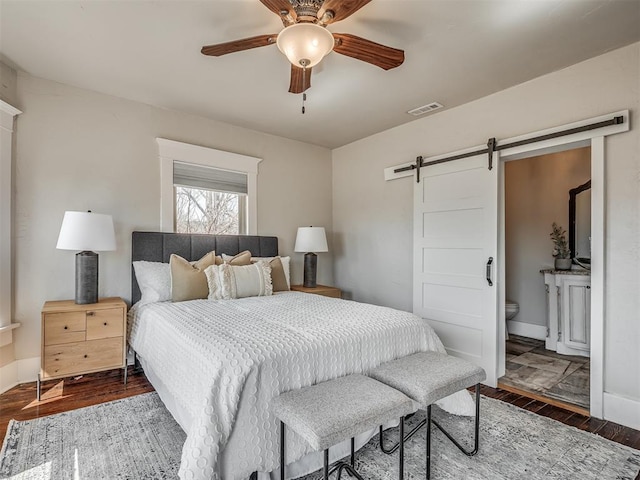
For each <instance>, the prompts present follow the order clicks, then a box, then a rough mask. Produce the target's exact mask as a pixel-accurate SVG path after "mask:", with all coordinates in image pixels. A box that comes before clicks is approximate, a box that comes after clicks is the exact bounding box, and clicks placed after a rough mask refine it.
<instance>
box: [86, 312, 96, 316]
mask: <svg viewBox="0 0 640 480" xmlns="http://www.w3.org/2000/svg"><path fill="white" fill-rule="evenodd" d="M95 314H96V312H87V317H93V316H94V315H95Z"/></svg>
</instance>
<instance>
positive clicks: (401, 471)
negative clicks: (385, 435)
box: [398, 417, 404, 480]
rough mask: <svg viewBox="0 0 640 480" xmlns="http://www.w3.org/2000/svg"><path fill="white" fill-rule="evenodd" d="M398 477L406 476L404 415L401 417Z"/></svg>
mask: <svg viewBox="0 0 640 480" xmlns="http://www.w3.org/2000/svg"><path fill="white" fill-rule="evenodd" d="M398 478H399V479H400V480H402V479H403V478H404V417H402V418H400V458H399V459H398Z"/></svg>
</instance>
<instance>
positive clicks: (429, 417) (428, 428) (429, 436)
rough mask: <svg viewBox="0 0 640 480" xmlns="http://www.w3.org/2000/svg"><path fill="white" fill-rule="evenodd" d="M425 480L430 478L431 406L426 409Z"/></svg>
mask: <svg viewBox="0 0 640 480" xmlns="http://www.w3.org/2000/svg"><path fill="white" fill-rule="evenodd" d="M426 444H427V480H429V479H430V478H431V405H429V406H428V407H427V442H426Z"/></svg>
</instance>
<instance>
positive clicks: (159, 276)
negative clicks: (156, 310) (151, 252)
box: [133, 260, 171, 305]
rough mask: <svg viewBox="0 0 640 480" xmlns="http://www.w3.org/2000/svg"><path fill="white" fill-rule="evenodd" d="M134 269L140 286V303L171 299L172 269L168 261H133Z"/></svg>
mask: <svg viewBox="0 0 640 480" xmlns="http://www.w3.org/2000/svg"><path fill="white" fill-rule="evenodd" d="M133 270H134V272H135V273H136V280H137V281H138V286H139V287H140V294H141V295H140V300H139V302H138V303H140V304H141V305H144V304H145V303H153V302H166V301H169V300H171V269H170V267H169V264H168V263H162V262H146V261H143V260H139V261H136V262H133Z"/></svg>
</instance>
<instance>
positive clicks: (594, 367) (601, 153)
mask: <svg viewBox="0 0 640 480" xmlns="http://www.w3.org/2000/svg"><path fill="white" fill-rule="evenodd" d="M619 115H622V116H623V117H624V119H625V121H624V122H623V123H622V124H619V125H612V126H609V127H604V128H600V129H596V130H591V131H587V132H581V133H577V134H573V135H567V136H563V137H557V138H554V139H550V140H546V141H543V142H536V143H531V144H528V145H522V146H520V147H515V148H510V149H506V150H504V151H502V152H500V155H499V161H500V162H501V163H503V162H508V161H512V160H520V159H523V158H528V157H535V156H539V155H545V154H549V153H557V152H562V151H565V150H572V149H575V148H581V147H586V146H590V147H591V188H592V190H591V348H590V361H591V371H590V379H589V386H590V408H589V410H590V415H591V416H592V417H596V418H603V414H604V407H603V403H604V318H605V317H604V315H605V311H604V295H605V292H604V277H605V269H606V264H605V252H606V249H605V161H606V151H605V137H607V136H609V135H614V134H617V133H622V132H626V131H629V111H628V110H623V111H620V112H614V113H612V114H607V115H601V116H598V117H593V118H589V119H585V120H582V121H580V122H575V123H570V124H565V125H560V126H558V127H554V128H551V129H548V130H543V131H538V132H532V133H529V134H527V135H523V136H520V137H515V138H510V139H506V140H504V142H505V143H511V142H516V141H519V140H525V139H527V138H532V137H537V136H540V135H546V134H549V133H555V132H559V131H563V130H568V129H571V128H574V127H579V126H583V125H588V124H592V123H597V122H600V121H604V120H606V119H608V118H611V117H612V116H619ZM500 173H501V175H500V178H499V179H498V182H499V185H498V191H499V201H498V217H499V219H498V224H499V225H500V227H499V228H500V232H499V235H498V238H499V245H498V251H499V256H500V261H499V262H498V269H499V273H498V278H499V279H500V287H499V291H498V323H499V324H498V332H499V334H501V335H503V336H504V332H505V331H506V320H505V311H504V309H505V304H504V302H505V299H506V293H505V261H504V260H505V233H504V232H505V229H504V227H505V224H504V217H505V201H504V198H505V197H504V195H505V192H504V168H502V169H501V172H500ZM502 345H504V342H503V343H502ZM498 347H499V350H498V365H497V371H498V373H502V375H504V368H505V362H506V353H505V348H504V346H503V347H502V349H500V345H498Z"/></svg>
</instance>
